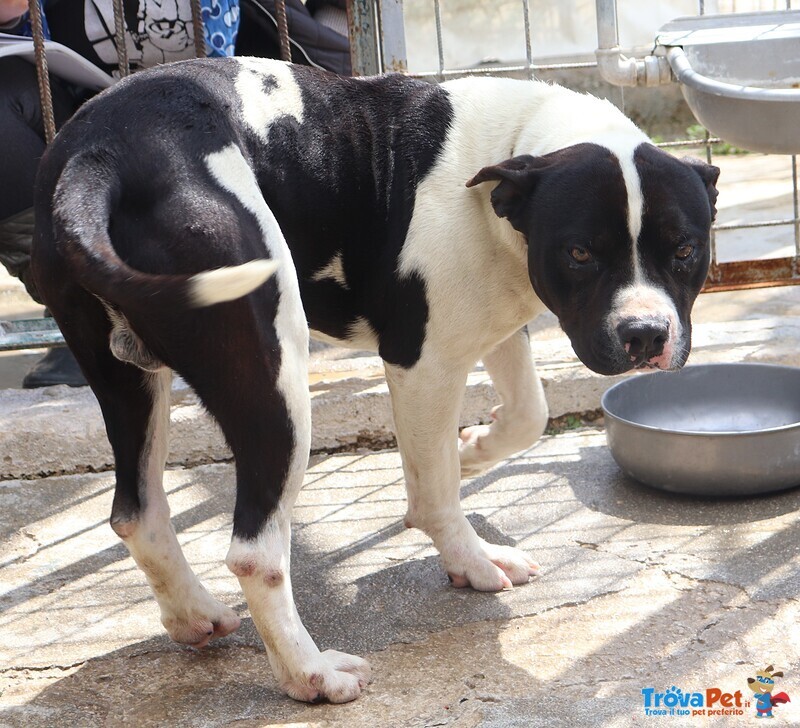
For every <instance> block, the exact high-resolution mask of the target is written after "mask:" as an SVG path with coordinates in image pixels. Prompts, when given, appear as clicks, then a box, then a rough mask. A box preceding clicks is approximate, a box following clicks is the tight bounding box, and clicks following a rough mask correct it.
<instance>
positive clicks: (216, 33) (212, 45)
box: [202, 0, 239, 57]
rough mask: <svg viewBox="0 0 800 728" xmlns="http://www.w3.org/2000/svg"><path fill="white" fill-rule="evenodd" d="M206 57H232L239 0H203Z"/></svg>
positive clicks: (237, 24)
mask: <svg viewBox="0 0 800 728" xmlns="http://www.w3.org/2000/svg"><path fill="white" fill-rule="evenodd" d="M202 7H203V25H204V26H205V31H206V34H205V37H206V55H208V56H211V57H219V56H232V55H233V50H234V46H235V44H236V33H237V31H238V30H239V0H203V2H202Z"/></svg>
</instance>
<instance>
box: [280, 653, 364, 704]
mask: <svg viewBox="0 0 800 728" xmlns="http://www.w3.org/2000/svg"><path fill="white" fill-rule="evenodd" d="M371 680H372V669H371V668H370V666H369V663H368V662H367V661H366V660H364V659H362V658H360V657H356V656H355V655H348V654H347V653H345V652H337V651H336V650H325V652H322V653H321V654H320V655H319V657H318V658H317V659H316V660H315V661H314V664H312V665H311V666H310V667H309V668H308V669H307V670H304V671H303V673H302V674H301V675H298V676H294V677H288V678H284V679H282V680H281V689H282V690H284V691H285V692H286V694H287V695H288V696H289V697H290V698H294V699H295V700H302V701H304V702H307V703H313V702H318V701H321V700H328V701H330V702H331V703H348V702H350V701H351V700H355V699H356V698H357V697H358V696H359V695H361V691H362V690H363V689H364V688H365V687H366V686H367V685H369V683H370V682H371Z"/></svg>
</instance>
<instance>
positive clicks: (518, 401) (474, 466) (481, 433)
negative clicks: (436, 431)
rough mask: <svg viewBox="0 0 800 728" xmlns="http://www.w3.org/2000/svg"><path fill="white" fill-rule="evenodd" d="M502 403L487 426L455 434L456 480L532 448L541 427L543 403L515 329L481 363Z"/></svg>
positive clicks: (522, 337) (524, 335)
mask: <svg viewBox="0 0 800 728" xmlns="http://www.w3.org/2000/svg"><path fill="white" fill-rule="evenodd" d="M483 363H484V366H485V367H486V371H487V372H488V373H489V376H490V377H491V378H492V383H493V384H494V387H495V389H496V390H497V393H498V394H499V395H500V399H501V401H502V404H501V405H498V406H497V407H495V408H494V409H493V410H492V419H493V422H492V423H491V424H490V425H475V426H473V427H465V428H464V429H463V430H461V433H460V435H459V442H458V454H459V458H460V460H461V477H463V478H470V477H474V476H476V475H480V474H481V473H482V472H484V471H485V470H488V469H489V468H490V467H492V465H494V464H495V463H497V462H499V461H500V460H502V459H503V458H507V457H509V456H510V455H513V454H514V453H517V452H520V451H521V450H525V449H526V448H528V447H530V446H531V445H533V443H535V442H536V441H537V440H538V439H539V438H540V437H541V436H542V433H543V432H544V428H545V427H546V426H547V400H546V399H545V396H544V389H543V388H542V383H541V381H540V380H539V376H538V374H537V373H536V368H535V366H534V363H533V359H532V358H531V348H530V342H529V339H528V332H527V329H521V330H520V331H518V332H517V333H516V334H514V335H513V336H511V337H509V338H508V339H506V340H505V341H503V342H502V343H500V344H499V345H498V346H497V347H496V348H495V349H493V350H492V351H491V352H490V353H489V354H487V355H486V356H484V357H483Z"/></svg>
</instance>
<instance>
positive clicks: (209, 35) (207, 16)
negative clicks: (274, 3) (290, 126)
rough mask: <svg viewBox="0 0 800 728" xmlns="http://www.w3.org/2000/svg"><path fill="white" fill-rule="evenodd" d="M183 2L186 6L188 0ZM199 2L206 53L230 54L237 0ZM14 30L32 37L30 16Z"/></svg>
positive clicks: (47, 32)
mask: <svg viewBox="0 0 800 728" xmlns="http://www.w3.org/2000/svg"><path fill="white" fill-rule="evenodd" d="M184 2H185V3H186V5H187V7H188V4H189V0H184ZM200 4H201V8H202V15H203V26H204V28H205V40H206V55H208V56H211V57H214V58H219V57H222V56H232V55H233V53H234V48H235V45H236V34H237V32H238V31H239V0H202V2H201V3H200ZM39 5H40V7H41V8H42V26H43V27H44V37H45V38H46V39H48V40H49V39H50V28H49V27H48V25H47V18H46V17H45V14H44V0H39ZM14 32H15V33H17V34H19V35H24V36H28V37H32V36H33V31H32V29H31V21H30V18H28V17H27V16H26V17H25V19H24V20H23V21H22V24H21V26H20V27H19V29H18V30H15V31H14Z"/></svg>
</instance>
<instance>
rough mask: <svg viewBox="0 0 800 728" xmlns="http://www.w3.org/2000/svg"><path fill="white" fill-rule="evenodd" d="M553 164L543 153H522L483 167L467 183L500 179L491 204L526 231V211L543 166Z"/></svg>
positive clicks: (499, 213) (470, 184)
mask: <svg viewBox="0 0 800 728" xmlns="http://www.w3.org/2000/svg"><path fill="white" fill-rule="evenodd" d="M550 164H551V162H550V160H547V159H545V158H544V157H532V156H531V155H529V154H522V155H520V156H518V157H512V158H511V159H506V160H505V162H500V164H494V165H492V166H491V167H484V168H483V169H482V170H481V171H480V172H478V174H476V175H475V176H474V177H473V178H472V179H471V180H469V182H467V187H475V185H479V184H481V182H490V181H499V182H500V184H499V185H497V186H496V187H495V188H494V189H493V190H492V206H493V207H494V211H495V212H496V213H497V215H498V216H499V217H505V218H507V219H508V221H509V222H510V223H511V224H512V225H513V226H514V227H515V228H516V229H517V230H519V231H520V232H523V233H524V232H526V231H525V224H524V220H523V215H522V213H523V211H524V209H525V205H526V203H527V201H528V198H529V197H530V195H531V193H532V192H533V190H534V189H535V188H536V184H537V183H538V181H539V179H540V178H541V173H542V170H543V169H545V168H546V167H548V166H549V165H550Z"/></svg>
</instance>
